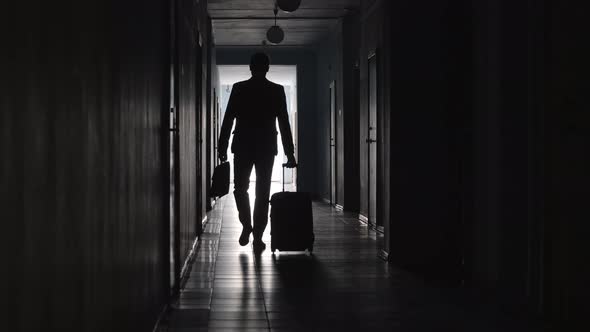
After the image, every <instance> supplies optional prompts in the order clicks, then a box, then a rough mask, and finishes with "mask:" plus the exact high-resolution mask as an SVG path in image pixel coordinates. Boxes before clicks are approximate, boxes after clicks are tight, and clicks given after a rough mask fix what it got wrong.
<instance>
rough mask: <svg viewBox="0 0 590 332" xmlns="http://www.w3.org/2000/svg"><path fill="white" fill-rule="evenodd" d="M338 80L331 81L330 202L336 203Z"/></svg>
mask: <svg viewBox="0 0 590 332" xmlns="http://www.w3.org/2000/svg"><path fill="white" fill-rule="evenodd" d="M336 116H337V114H336V81H333V82H332V83H330V204H332V205H335V204H336V202H337V200H336V199H337V197H336V192H337V190H336V183H337V181H336V177H337V174H336V173H337V171H336V144H337V143H338V142H337V141H336V136H337V135H336V128H338V127H337V123H336V120H337V118H336Z"/></svg>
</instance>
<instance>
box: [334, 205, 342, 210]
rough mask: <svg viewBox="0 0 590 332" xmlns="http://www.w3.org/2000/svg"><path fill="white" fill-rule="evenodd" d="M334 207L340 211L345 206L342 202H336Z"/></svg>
mask: <svg viewBox="0 0 590 332" xmlns="http://www.w3.org/2000/svg"><path fill="white" fill-rule="evenodd" d="M334 207H335V208H336V210H338V211H344V206H342V205H340V204H336V205H334Z"/></svg>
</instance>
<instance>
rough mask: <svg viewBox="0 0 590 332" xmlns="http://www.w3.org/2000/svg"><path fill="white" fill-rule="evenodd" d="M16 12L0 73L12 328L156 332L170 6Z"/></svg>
mask: <svg viewBox="0 0 590 332" xmlns="http://www.w3.org/2000/svg"><path fill="white" fill-rule="evenodd" d="M15 7H16V8H15ZM15 7H13V8H12V9H13V10H10V19H9V20H8V22H10V26H11V30H10V33H9V34H8V35H7V39H3V40H4V42H3V45H4V47H3V51H2V53H3V56H2V63H1V64H0V66H2V77H3V78H2V80H1V81H2V93H1V96H0V100H1V101H0V105H1V106H0V107H1V111H0V114H1V118H2V120H1V123H0V127H1V128H2V129H1V130H0V131H1V134H0V135H2V140H1V141H2V143H0V144H1V148H2V155H3V156H4V158H3V159H2V161H1V164H2V175H1V182H2V185H1V187H2V199H1V201H2V203H1V204H2V206H1V209H0V210H1V211H2V217H1V219H2V224H3V228H4V227H5V225H6V229H5V230H3V231H2V232H1V235H0V237H1V241H0V242H2V243H3V247H2V253H1V254H0V257H2V260H3V262H10V263H9V265H8V266H6V265H4V268H3V273H4V274H9V275H10V278H9V282H8V283H4V282H3V284H4V285H5V286H8V288H10V289H12V291H11V292H10V294H9V297H8V298H6V297H5V298H4V301H5V303H9V304H10V305H9V307H11V309H10V310H11V311H12V312H11V315H10V316H9V317H10V318H7V319H9V320H10V323H7V324H8V325H7V326H11V329H13V330H14V329H15V328H16V330H17V331H106V330H110V331H129V330H136V331H137V330H144V331H147V330H150V329H151V328H152V327H153V324H154V323H155V320H156V319H157V317H158V314H159V312H160V311H161V309H162V308H163V306H164V304H165V303H166V302H167V294H168V290H167V282H168V275H167V271H168V254H167V247H166V246H167V241H166V237H165V235H166V233H164V231H165V229H166V228H165V227H164V226H165V225H166V224H165V223H164V221H165V220H166V218H167V216H166V213H165V211H166V208H165V203H166V202H167V198H166V197H165V195H164V192H165V190H164V186H163V180H162V179H163V167H162V165H163V157H164V156H163V153H162V151H163V146H162V130H163V129H166V126H165V124H164V121H163V119H165V116H166V115H167V109H168V108H167V102H168V100H167V98H168V90H167V87H168V77H167V76H166V74H165V73H166V71H167V69H168V16H167V13H168V6H167V2H166V1H159V0H147V1H134V0H131V1H126V2H124V3H120V2H109V1H84V2H71V1H57V2H55V1H53V2H45V1H33V2H27V3H26V4H25V3H18V4H15ZM4 22H6V21H4ZM6 32H8V31H6ZM3 36H4V34H3ZM5 245H7V247H8V248H9V249H8V248H7V247H4V246H5ZM5 258H6V260H5ZM3 289H4V288H3Z"/></svg>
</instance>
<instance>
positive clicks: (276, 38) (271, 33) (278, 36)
mask: <svg viewBox="0 0 590 332" xmlns="http://www.w3.org/2000/svg"><path fill="white" fill-rule="evenodd" d="M278 12H279V10H278V9H277V7H276V6H275V9H274V13H275V25H273V26H271V27H270V29H268V31H267V32H266V39H268V41H269V42H271V43H273V44H275V45H276V44H280V43H281V42H282V41H283V39H285V32H284V31H283V29H281V27H280V26H278V25H277V14H278Z"/></svg>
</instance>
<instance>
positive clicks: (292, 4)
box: [277, 0, 301, 13]
mask: <svg viewBox="0 0 590 332" xmlns="http://www.w3.org/2000/svg"><path fill="white" fill-rule="evenodd" d="M277 5H278V6H279V8H280V9H281V10H282V11H285V12H287V13H291V12H294V11H296V10H297V8H299V5H301V0H277Z"/></svg>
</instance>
